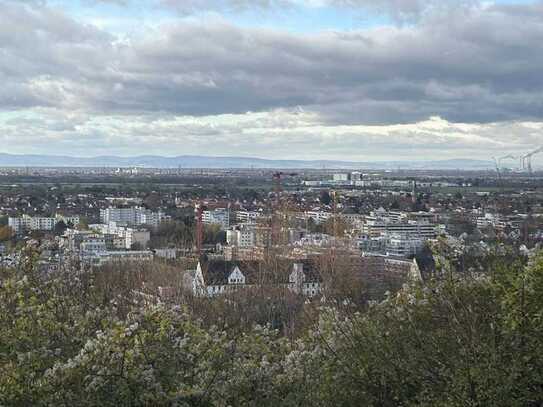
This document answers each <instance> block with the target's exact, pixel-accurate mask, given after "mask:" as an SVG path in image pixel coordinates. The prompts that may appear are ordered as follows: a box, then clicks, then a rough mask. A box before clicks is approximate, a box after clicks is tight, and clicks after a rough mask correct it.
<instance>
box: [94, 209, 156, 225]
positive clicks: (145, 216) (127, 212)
mask: <svg viewBox="0 0 543 407" xmlns="http://www.w3.org/2000/svg"><path fill="white" fill-rule="evenodd" d="M165 219H166V215H165V214H164V213H163V212H161V211H158V212H153V211H151V210H149V209H145V208H141V207H130V208H113V207H109V208H106V209H100V222H102V223H106V224H108V223H110V222H116V223H124V224H127V225H130V226H133V225H149V226H158V225H159V224H160V223H161V222H163V221H164V220H165Z"/></svg>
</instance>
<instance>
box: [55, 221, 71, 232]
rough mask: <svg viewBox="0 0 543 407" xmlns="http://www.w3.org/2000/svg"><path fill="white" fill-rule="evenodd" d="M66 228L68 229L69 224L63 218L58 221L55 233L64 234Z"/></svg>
mask: <svg viewBox="0 0 543 407" xmlns="http://www.w3.org/2000/svg"><path fill="white" fill-rule="evenodd" d="M66 229H68V225H66V223H65V222H64V221H63V220H61V221H59V222H57V223H56V225H55V229H54V232H55V235H57V236H60V235H62V234H63V233H64V232H66Z"/></svg>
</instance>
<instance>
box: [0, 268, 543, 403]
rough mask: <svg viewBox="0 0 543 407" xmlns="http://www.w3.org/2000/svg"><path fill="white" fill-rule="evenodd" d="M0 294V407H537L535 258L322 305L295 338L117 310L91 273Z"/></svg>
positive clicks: (540, 301)
mask: <svg viewBox="0 0 543 407" xmlns="http://www.w3.org/2000/svg"><path fill="white" fill-rule="evenodd" d="M1 281H2V284H1V287H0V405H7V406H12V405H14V406H15V405H21V406H26V405H36V406H39V405H53V406H74V405H78V406H125V405H126V406H146V405H148V406H259V407H264V406H451V407H452V406H508V407H510V406H540V405H542V403H543V321H542V318H543V260H541V259H538V260H537V261H535V262H534V264H533V265H532V266H529V267H526V268H525V267H522V266H511V267H501V268H500V267H498V269H494V270H491V271H489V272H488V273H487V275H486V276H485V277H480V278H477V279H474V278H466V277H462V279H460V278H454V277H453V276H450V277H449V278H446V279H444V280H441V281H440V282H432V283H428V284H426V285H424V286H422V285H417V286H410V287H405V288H404V289H403V290H402V291H400V292H399V293H398V294H394V295H390V296H389V297H388V298H387V299H386V300H385V301H383V302H381V303H376V304H373V305H371V306H370V307H369V308H367V309H361V310H360V312H349V313H345V311H344V310H337V309H334V308H321V309H320V314H319V316H318V318H317V322H316V323H315V324H314V326H313V327H312V328H311V329H308V330H307V332H305V333H303V334H302V335H300V336H299V337H298V338H286V337H282V336H280V335H279V334H278V332H276V331H272V330H270V329H267V328H265V327H259V326H255V327H254V328H253V329H251V330H249V331H246V332H241V331H236V330H231V329H222V330H221V329H218V328H213V327H211V328H209V327H208V326H207V325H206V324H205V323H203V322H202V321H199V320H197V319H196V318H194V317H193V316H191V315H190V314H189V312H188V311H187V310H185V309H183V308H182V307H167V306H160V305H158V306H149V307H144V308H142V307H139V306H138V307H136V306H134V308H133V309H132V310H130V311H129V312H127V313H126V312H124V313H119V312H118V309H117V300H116V299H115V298H106V297H104V295H103V293H101V292H99V290H98V289H97V288H96V286H95V285H94V284H93V277H92V275H83V276H79V277H76V276H75V275H74V276H72V277H71V278H69V279H68V278H66V276H64V278H62V279H60V278H58V279H49V280H46V281H44V280H43V279H40V278H38V277H37V276H35V275H34V274H33V272H32V267H31V266H30V265H27V266H23V267H21V269H20V270H16V271H4V272H3V274H2V277H1Z"/></svg>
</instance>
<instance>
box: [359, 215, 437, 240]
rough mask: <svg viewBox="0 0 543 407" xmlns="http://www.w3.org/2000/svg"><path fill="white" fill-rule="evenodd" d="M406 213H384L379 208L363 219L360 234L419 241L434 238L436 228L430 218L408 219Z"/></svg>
mask: <svg viewBox="0 0 543 407" xmlns="http://www.w3.org/2000/svg"><path fill="white" fill-rule="evenodd" d="M409 215H411V214H408V213H406V212H386V211H385V210H384V209H382V208H380V209H379V210H377V211H374V212H371V213H370V215H369V216H366V217H365V220H364V223H363V225H362V233H365V234H367V235H368V236H370V237H375V236H381V235H384V234H389V235H400V236H407V237H411V238H413V237H416V238H421V239H432V238H435V237H436V235H437V232H438V227H437V225H436V224H435V223H433V222H431V221H430V218H426V219H425V218H422V219H421V218H418V219H410V218H409Z"/></svg>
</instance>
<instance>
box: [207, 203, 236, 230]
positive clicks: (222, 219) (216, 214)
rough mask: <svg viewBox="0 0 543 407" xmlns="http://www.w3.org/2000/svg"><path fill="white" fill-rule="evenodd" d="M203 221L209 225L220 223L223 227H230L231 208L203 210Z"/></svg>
mask: <svg viewBox="0 0 543 407" xmlns="http://www.w3.org/2000/svg"><path fill="white" fill-rule="evenodd" d="M202 222H203V223H204V224H207V225H211V224H216V225H220V227H221V229H228V227H229V226H230V210H229V209H228V208H217V209H212V210H206V211H203V213H202Z"/></svg>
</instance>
